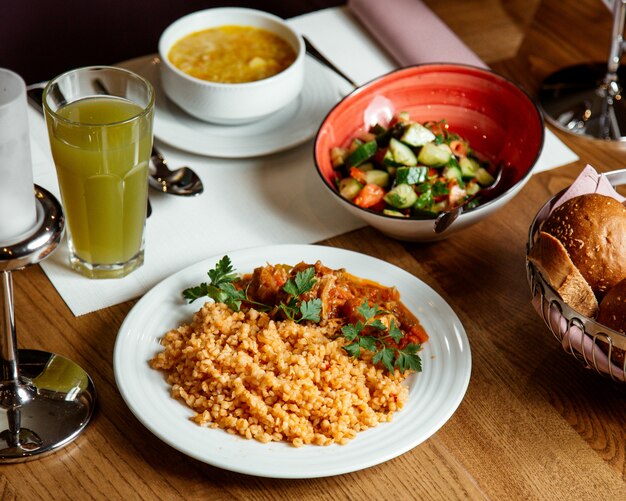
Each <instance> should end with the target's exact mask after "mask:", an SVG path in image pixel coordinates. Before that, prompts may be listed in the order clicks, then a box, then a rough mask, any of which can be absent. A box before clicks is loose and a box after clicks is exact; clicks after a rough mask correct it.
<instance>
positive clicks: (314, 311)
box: [278, 267, 322, 323]
mask: <svg viewBox="0 0 626 501" xmlns="http://www.w3.org/2000/svg"><path fill="white" fill-rule="evenodd" d="M315 282H316V280H315V269H313V267H309V268H307V269H306V270H303V271H299V272H298V273H296V277H295V278H290V279H289V280H287V283H286V284H285V285H284V286H283V290H284V291H285V292H286V293H287V294H289V295H290V296H291V297H290V298H289V300H288V301H287V303H284V302H281V303H280V304H279V305H278V307H279V308H280V309H281V310H282V312H283V313H284V314H285V316H286V317H287V318H288V319H289V320H293V321H294V322H302V321H303V320H310V321H311V322H315V323H317V322H319V321H320V312H321V311H322V300H321V299H320V298H315V299H310V300H309V301H300V296H302V294H305V293H307V292H309V291H310V290H311V289H312V288H313V285H315ZM298 315H299V318H298Z"/></svg>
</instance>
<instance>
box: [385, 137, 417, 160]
mask: <svg viewBox="0 0 626 501" xmlns="http://www.w3.org/2000/svg"><path fill="white" fill-rule="evenodd" d="M389 151H391V154H392V155H393V159H394V161H396V162H398V163H399V164H402V165H407V166H409V167H410V166H412V165H417V158H416V156H415V153H413V151H412V150H411V148H409V147H408V146H407V145H406V144H403V143H401V142H400V141H398V140H397V139H396V138H395V137H392V138H391V139H390V140H389Z"/></svg>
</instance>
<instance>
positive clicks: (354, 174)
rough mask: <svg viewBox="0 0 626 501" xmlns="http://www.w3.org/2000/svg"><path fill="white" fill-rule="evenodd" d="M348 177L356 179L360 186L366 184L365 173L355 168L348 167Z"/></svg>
mask: <svg viewBox="0 0 626 501" xmlns="http://www.w3.org/2000/svg"><path fill="white" fill-rule="evenodd" d="M350 177H351V178H353V179H356V180H357V181H358V182H359V183H361V184H367V178H366V177H365V172H363V171H362V170H361V169H357V168H356V167H350Z"/></svg>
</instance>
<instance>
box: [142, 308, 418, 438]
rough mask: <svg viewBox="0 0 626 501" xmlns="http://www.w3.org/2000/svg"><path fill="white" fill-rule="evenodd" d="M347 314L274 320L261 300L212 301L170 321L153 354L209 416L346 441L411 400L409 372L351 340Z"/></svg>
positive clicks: (259, 432)
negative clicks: (352, 347)
mask: <svg viewBox="0 0 626 501" xmlns="http://www.w3.org/2000/svg"><path fill="white" fill-rule="evenodd" d="M339 324H340V323H339V322H337V321H333V320H329V321H327V322H324V324H323V325H312V324H306V325H305V324H299V323H296V322H294V321H292V320H273V319H271V318H270V316H269V315H268V314H267V313H263V312H259V311H257V310H255V309H253V308H250V309H247V310H246V311H239V312H234V311H232V310H231V309H230V308H228V307H227V306H226V305H225V304H222V303H213V302H207V303H206V304H205V305H204V306H203V307H202V308H201V309H200V311H198V312H197V313H196V314H195V315H194V317H193V320H192V322H191V323H190V324H185V325H182V326H181V327H179V328H177V329H173V330H171V331H169V332H168V333H167V334H166V335H165V336H164V337H163V339H162V344H163V346H164V348H165V349H164V351H162V352H160V353H158V354H157V355H156V356H155V357H154V358H153V359H152V360H151V362H150V364H151V366H152V367H153V368H154V369H161V370H164V371H166V373H167V381H168V382H169V383H170V384H171V385H172V396H173V397H175V398H178V399H181V400H183V401H184V402H185V403H186V404H187V405H188V406H189V407H190V408H191V409H193V410H194V411H195V415H194V416H193V418H192V419H193V421H195V422H196V423H198V424H199V425H205V426H210V427H212V428H217V427H219V428H223V429H224V430H226V431H227V432H229V433H233V434H239V435H241V436H243V437H245V438H249V439H250V438H254V439H256V440H258V441H260V442H264V443H265V442H270V441H281V440H284V441H288V442H290V443H292V444H293V445H294V446H296V447H299V446H302V445H304V444H315V445H329V444H332V443H339V444H344V443H346V442H347V441H349V440H350V439H352V438H354V437H355V436H356V434H357V433H358V432H359V431H363V430H366V429H368V428H370V427H373V426H376V425H377V424H378V423H381V422H386V421H390V420H391V419H392V415H393V412H394V411H396V410H399V409H401V408H402V407H403V405H404V403H405V402H406V400H407V397H408V388H407V387H406V386H404V385H403V384H402V381H403V380H404V379H405V377H406V376H407V375H408V374H405V375H402V374H400V372H399V371H397V370H396V371H395V372H394V373H390V372H389V371H387V370H385V369H384V368H381V367H378V366H376V365H374V364H372V363H371V360H370V361H368V360H367V359H366V357H362V358H361V359H356V358H354V357H351V356H349V355H348V354H347V353H346V352H345V350H343V349H342V347H343V346H344V344H346V343H347V341H346V340H345V338H343V337H341V336H339V337H338V336H337V332H336V331H338V330H339V327H340V325H339Z"/></svg>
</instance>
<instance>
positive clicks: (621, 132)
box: [539, 0, 626, 141]
mask: <svg viewBox="0 0 626 501" xmlns="http://www.w3.org/2000/svg"><path fill="white" fill-rule="evenodd" d="M625 15H626V0H613V30H612V36H611V47H610V51H609V58H608V61H607V63H590V64H579V65H575V66H570V67H567V68H563V69H561V70H559V71H557V72H556V73H553V74H552V75H550V76H548V78H546V79H545V80H544V81H543V83H542V86H541V89H540V91H539V104H540V106H541V108H542V110H543V112H544V115H545V117H546V119H547V120H548V122H550V123H551V124H553V125H554V126H556V127H557V128H559V129H561V130H563V131H565V132H569V133H571V134H576V135H579V136H585V137H589V138H593V139H603V140H609V141H625V140H626V95H624V93H623V88H622V82H624V81H625V79H626V70H624V68H621V67H620V59H621V56H622V53H623V51H624V39H623V34H624V18H625Z"/></svg>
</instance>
